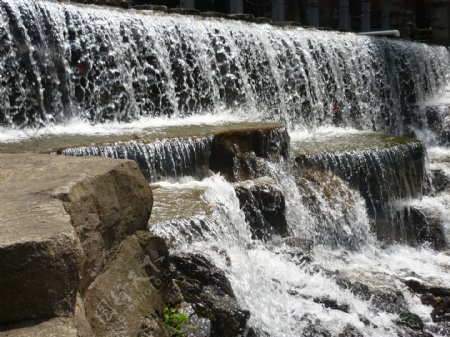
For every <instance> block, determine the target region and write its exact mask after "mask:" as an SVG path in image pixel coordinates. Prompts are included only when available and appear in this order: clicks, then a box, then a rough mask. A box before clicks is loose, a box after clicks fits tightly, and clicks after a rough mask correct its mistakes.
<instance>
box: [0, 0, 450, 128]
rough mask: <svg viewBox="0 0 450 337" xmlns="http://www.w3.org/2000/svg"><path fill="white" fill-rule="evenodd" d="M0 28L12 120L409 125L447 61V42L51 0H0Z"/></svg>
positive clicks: (5, 111) (6, 112) (7, 119)
mask: <svg viewBox="0 0 450 337" xmlns="http://www.w3.org/2000/svg"><path fill="white" fill-rule="evenodd" d="M8 23H11V24H8ZM0 33H1V34H2V36H3V37H4V38H3V41H2V42H3V44H4V45H5V48H4V49H5V52H4V53H3V54H2V57H1V58H0V77H1V78H2V79H3V81H2V82H1V83H0V98H2V102H4V104H2V106H0V123H1V124H2V125H7V126H12V125H22V126H43V125H46V124H48V123H53V122H55V123H64V122H66V121H68V120H70V119H73V118H77V117H81V118H84V119H87V120H89V121H92V122H105V121H109V120H121V121H130V120H133V119H136V118H139V117H140V116H142V115H152V116H160V115H170V116H177V115H185V116H188V115H192V114H202V113H205V112H216V111H220V110H222V109H224V108H227V109H228V108H229V109H232V110H233V111H235V112H236V114H239V115H241V116H243V115H245V114H246V113H248V112H249V111H250V112H252V113H253V112H254V111H261V112H264V113H265V114H266V115H267V117H268V118H271V119H272V120H278V121H279V120H283V121H286V123H288V124H290V125H292V126H293V127H295V126H304V125H307V126H309V127H317V126H323V125H341V126H348V127H354V128H358V129H366V130H368V129H370V130H372V129H375V130H380V131H388V132H393V133H395V132H399V133H401V132H404V131H407V130H408V125H406V124H405V118H404V116H403V115H402V113H403V111H405V110H407V111H410V110H411V108H412V105H415V104H419V103H421V102H423V101H425V100H426V99H428V98H429V97H430V96H431V95H432V94H433V93H436V92H438V90H439V88H440V87H441V86H442V85H443V83H445V81H448V68H449V64H450V53H449V51H448V50H447V49H446V48H445V47H442V46H430V45H426V44H421V43H413V42H406V41H401V40H390V39H383V38H375V37H367V36H361V35H356V34H351V33H337V32H324V31H317V30H308V29H303V28H298V27H295V28H294V27H291V28H281V27H274V26H272V25H261V24H255V23H247V22H242V21H235V20H233V21H231V20H222V19H214V18H202V19H199V18H197V17H195V16H188V15H184V16H181V15H167V14H161V13H155V12H147V11H144V12H137V11H123V10H114V9H109V8H102V7H99V6H79V5H74V4H66V3H60V2H54V1H33V0H31V1H30V0H0ZM2 83H5V84H2ZM415 117H416V116H415Z"/></svg>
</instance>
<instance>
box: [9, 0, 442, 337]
mask: <svg viewBox="0 0 450 337" xmlns="http://www.w3.org/2000/svg"><path fill="white" fill-rule="evenodd" d="M449 69H450V53H449V51H448V50H447V49H446V48H444V47H438V46H429V45H425V44H420V43H411V42H406V41H395V40H388V39H380V38H371V37H364V36H357V35H354V34H341V33H336V32H323V31H315V30H306V29H303V28H289V29H285V28H279V27H273V26H270V25H260V24H251V23H245V22H240V21H226V20H222V19H202V20H198V19H196V18H194V17H191V16H178V15H166V14H161V13H151V12H150V13H148V14H142V13H137V12H133V11H122V10H113V9H105V8H101V7H90V6H79V5H71V4H63V3H58V2H47V1H26V0H0V101H1V102H2V104H1V106H0V125H1V126H2V127H1V128H0V142H12V141H18V140H26V139H29V138H39V137H44V136H46V135H65V134H87V135H107V134H111V133H114V134H117V133H119V134H120V133H124V134H126V133H134V132H138V131H140V130H142V129H143V128H147V127H159V126H167V125H179V126H181V125H184V124H202V123H209V124H215V123H221V122H227V121H236V120H243V119H253V120H261V119H264V120H276V121H282V122H284V123H286V125H287V126H288V127H289V130H290V131H292V132H291V136H292V139H293V140H294V141H295V140H304V139H309V138H312V139H314V138H317V139H320V138H322V137H336V136H341V135H345V134H347V133H349V132H351V133H355V132H361V131H357V130H366V131H367V130H377V131H385V132H391V133H395V134H411V132H412V131H413V132H414V134H415V135H416V136H418V137H419V138H420V139H422V140H423V141H425V142H426V143H427V144H428V145H430V146H431V145H436V144H438V142H439V140H438V138H437V135H436V134H435V133H434V132H433V131H431V130H430V129H429V128H428V127H427V125H426V124H427V123H426V115H425V110H426V107H427V106H428V105H436V106H443V109H448V104H447V103H448V102H449V101H450V99H449V97H450V94H449V92H450V90H449V88H448V86H445V83H446V81H447V82H448V81H449V80H450V76H449ZM446 106H447V107H446ZM443 111H444V113H445V110H443ZM38 126H39V127H40V128H37V127H38ZM336 126H339V127H340V128H337V127H336ZM27 127H28V128H27ZM152 151H153V148H152ZM144 152H145V151H144ZM148 153H149V154H152V153H154V152H151V151H149V152H148ZM449 154H450V150H448V149H447V148H430V150H429V156H430V158H431V159H432V158H434V157H436V156H448V155H449ZM439 165H440V166H439ZM433 168H441V169H442V170H443V171H445V170H447V167H446V166H445V165H443V164H439V163H431V164H430V168H429V169H433ZM271 169H272V175H273V177H274V178H275V179H276V181H277V183H278V184H279V185H280V187H281V188H282V190H283V192H284V195H285V197H286V203H287V212H286V213H287V218H288V224H289V230H290V233H291V234H292V235H293V236H294V237H298V238H303V239H308V240H311V241H312V242H313V243H314V244H315V247H314V250H313V254H312V255H313V256H314V259H313V261H312V262H310V263H305V261H304V260H302V259H301V256H297V255H296V254H295V253H296V251H295V248H292V247H290V246H288V245H287V244H286V243H283V241H282V240H281V239H280V238H275V239H274V240H272V241H271V242H268V243H263V242H261V241H254V240H252V239H251V232H250V230H249V228H248V226H247V225H246V223H245V218H244V214H243V213H242V211H241V210H240V208H239V201H238V199H237V197H236V194H235V192H234V188H233V186H232V185H231V184H230V183H228V182H226V181H225V180H224V179H223V178H222V177H220V176H213V177H210V178H207V179H204V180H201V181H195V180H189V179H188V180H186V179H180V180H179V181H178V182H175V183H169V182H165V183H163V184H165V186H166V187H170V188H174V189H176V188H180V187H183V186H184V187H186V186H187V187H189V186H191V187H192V186H197V187H199V186H200V187H201V188H204V189H205V190H206V193H205V195H204V198H205V200H206V201H207V202H208V203H210V204H211V205H212V206H213V208H214V210H215V211H214V213H213V214H212V215H211V216H208V217H205V218H204V219H196V220H198V221H200V220H202V221H203V223H204V226H205V228H206V229H205V230H204V231H203V232H202V233H201V235H200V234H199V233H190V231H192V226H191V223H190V222H181V223H178V225H179V226H178V227H177V226H171V225H170V224H165V225H160V226H158V225H157V226H155V227H154V228H153V231H155V233H157V234H159V235H162V236H164V237H166V238H167V239H169V240H170V242H172V243H173V249H174V250H179V251H185V252H186V251H188V252H195V251H198V252H200V253H202V254H206V255H207V256H209V257H210V258H211V259H212V260H213V262H214V263H215V264H216V265H217V266H218V267H220V268H222V269H223V270H224V271H225V272H226V273H227V275H228V277H229V278H230V281H231V283H232V285H233V289H234V291H235V293H236V296H237V298H238V300H239V302H240V304H241V305H242V306H243V307H244V308H247V309H249V310H250V311H251V318H250V322H249V325H250V326H252V327H254V328H255V329H256V330H257V331H258V332H259V333H260V334H261V335H262V336H264V335H265V334H266V335H268V336H271V337H293V336H299V335H301V334H302V332H305V331H307V330H308V325H315V326H317V327H320V326H321V327H322V328H323V329H325V330H327V331H329V332H331V333H332V334H333V336H337V335H338V334H339V333H341V332H342V331H343V330H344V328H345V327H346V326H348V325H351V326H354V327H355V328H356V329H358V330H359V331H361V332H362V333H363V334H364V335H365V336H373V337H380V336H386V337H389V336H397V333H396V329H397V327H396V325H395V324H394V323H393V320H394V319H396V318H397V315H396V314H393V313H389V312H387V311H385V310H382V309H380V308H377V307H376V306H375V305H374V303H372V302H371V300H370V299H369V300H366V299H362V298H360V297H358V296H356V295H354V294H353V293H351V292H350V291H349V290H348V289H347V290H346V289H343V288H342V287H340V286H339V285H338V284H337V282H336V273H334V272H335V271H336V270H338V271H339V273H340V274H341V275H342V276H348V278H349V279H350V280H352V281H355V280H361V282H364V283H368V284H371V285H372V286H373V287H374V288H375V289H376V288H389V289H391V290H400V291H401V292H402V293H403V296H404V298H405V300H406V306H407V309H408V310H410V311H411V312H414V313H417V314H419V315H420V316H421V318H422V319H423V320H424V322H425V323H426V324H427V325H429V327H431V326H432V325H433V324H432V323H431V321H430V315H429V314H430V311H431V308H430V307H426V306H423V305H422V304H421V303H420V301H419V300H418V298H417V297H415V296H413V295H411V294H410V293H409V292H408V291H407V290H406V288H405V286H404V285H403V284H402V283H401V282H400V281H399V278H402V277H415V278H418V279H421V280H422V281H424V282H426V283H429V284H436V285H441V286H445V287H450V257H449V255H447V254H445V253H439V252H434V251H432V250H430V249H428V248H427V247H419V248H412V247H407V246H402V245H391V246H388V247H383V248H381V247H380V246H379V244H378V243H377V242H376V240H375V239H374V237H373V235H372V233H371V232H370V228H371V224H370V220H369V217H368V215H367V211H366V209H365V203H364V201H363V199H362V197H361V196H360V195H359V193H357V192H355V191H350V190H348V193H349V195H351V197H352V199H353V200H354V203H353V206H352V207H350V208H349V207H346V206H345V203H339V202H337V205H333V204H330V203H329V202H328V201H327V200H325V199H324V198H323V197H322V196H321V195H320V191H315V193H316V198H317V200H318V202H319V203H321V205H322V208H321V212H320V214H319V213H315V212H312V211H311V210H310V209H309V208H308V206H307V205H305V204H303V202H302V194H301V193H302V192H301V191H300V190H299V189H297V187H296V185H295V180H294V178H293V177H292V176H291V175H290V174H289V167H282V166H272V167H271ZM151 170H152V167H150V168H149V172H151ZM175 171H176V170H175ZM445 172H447V171H445ZM176 173H177V174H178V175H183V174H188V173H189V170H187V171H176ZM151 174H152V173H149V175H150V176H151ZM177 174H176V175H177ZM448 176H449V177H450V174H448ZM344 188H345V187H344ZM405 202H409V203H410V204H411V205H416V206H420V207H422V208H425V209H428V210H430V211H431V212H433V213H434V214H436V215H437V216H439V217H440V218H441V219H442V222H443V224H444V227H445V228H446V231H447V233H448V232H449V231H450V229H449V228H450V225H449V223H450V212H449V211H448V210H449V209H450V198H449V196H448V194H446V193H438V194H435V195H431V196H427V197H418V198H415V199H413V200H406V201H405ZM343 213H345V214H346V215H345V217H344V216H343ZM349 223H350V224H349ZM344 236H345V237H349V238H351V239H350V240H349V241H339V240H336V238H342V237H344ZM350 248H352V249H350ZM223 252H226V254H225V255H226V256H228V257H229V259H230V261H231V263H228V262H227V260H226V259H225V258H224V254H223ZM333 275H334V276H333ZM319 297H329V298H332V299H334V300H336V301H337V302H338V303H341V304H347V305H348V310H347V311H348V313H346V312H343V311H340V310H333V309H327V308H325V307H324V305H322V304H320V303H316V302H314V298H319ZM364 321H370V322H371V324H369V325H366V324H365V323H364Z"/></svg>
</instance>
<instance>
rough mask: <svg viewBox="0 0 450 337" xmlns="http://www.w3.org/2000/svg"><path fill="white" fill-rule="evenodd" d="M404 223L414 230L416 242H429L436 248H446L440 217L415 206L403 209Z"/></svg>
mask: <svg viewBox="0 0 450 337" xmlns="http://www.w3.org/2000/svg"><path fill="white" fill-rule="evenodd" d="M405 212H406V214H405V217H406V218H407V220H406V221H405V222H406V223H409V224H410V226H411V227H412V228H413V230H414V232H415V237H416V241H417V243H418V244H425V243H426V244H429V245H430V247H431V248H433V249H436V250H444V249H445V248H447V240H446V238H445V233H444V229H443V223H442V219H441V218H439V217H438V216H437V215H434V214H430V212H427V211H426V210H422V209H419V208H417V207H409V208H407V209H405Z"/></svg>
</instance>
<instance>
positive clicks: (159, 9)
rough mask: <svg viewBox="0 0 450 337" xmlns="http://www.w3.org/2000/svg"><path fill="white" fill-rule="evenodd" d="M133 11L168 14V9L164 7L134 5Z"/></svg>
mask: <svg viewBox="0 0 450 337" xmlns="http://www.w3.org/2000/svg"><path fill="white" fill-rule="evenodd" d="M132 8H133V9H136V10H141V11H142V10H150V11H158V12H167V7H166V6H162V5H133V7H132Z"/></svg>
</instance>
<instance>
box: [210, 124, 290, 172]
mask: <svg viewBox="0 0 450 337" xmlns="http://www.w3.org/2000/svg"><path fill="white" fill-rule="evenodd" d="M288 153H289V135H288V133H287V131H286V129H285V128H279V127H278V128H274V127H270V126H268V127H265V128H256V129H254V130H253V131H250V130H243V131H232V132H227V133H223V134H219V135H216V136H215V137H214V139H213V141H212V144H211V156H210V169H211V170H213V171H214V172H221V174H223V175H224V176H225V177H227V179H229V180H230V181H239V180H247V179H254V178H258V177H262V176H265V175H267V171H268V170H267V166H266V164H265V163H264V160H263V159H270V160H274V161H279V160H280V158H287V157H288Z"/></svg>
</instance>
